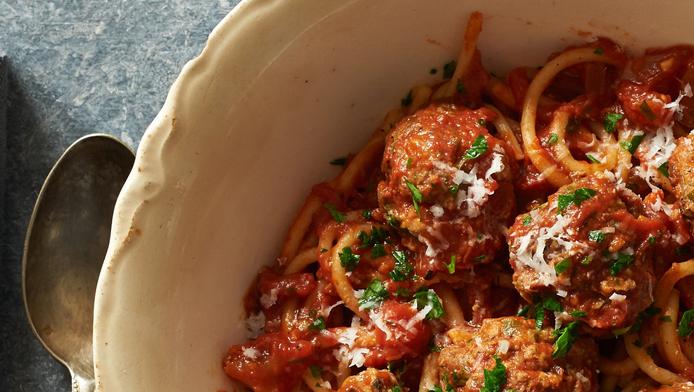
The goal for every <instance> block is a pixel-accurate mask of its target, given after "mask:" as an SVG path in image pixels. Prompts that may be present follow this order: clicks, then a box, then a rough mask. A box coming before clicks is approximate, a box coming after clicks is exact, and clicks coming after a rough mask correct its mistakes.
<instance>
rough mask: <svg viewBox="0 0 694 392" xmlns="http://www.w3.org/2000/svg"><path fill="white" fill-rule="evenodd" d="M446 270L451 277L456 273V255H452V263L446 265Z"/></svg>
mask: <svg viewBox="0 0 694 392" xmlns="http://www.w3.org/2000/svg"><path fill="white" fill-rule="evenodd" d="M446 269H447V270H448V273H449V274H451V275H453V274H454V273H455V255H451V262H450V263H448V264H446Z"/></svg>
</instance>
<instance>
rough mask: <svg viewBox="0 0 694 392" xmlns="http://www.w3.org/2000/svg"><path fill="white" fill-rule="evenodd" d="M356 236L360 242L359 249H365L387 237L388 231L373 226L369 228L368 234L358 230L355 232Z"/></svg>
mask: <svg viewBox="0 0 694 392" xmlns="http://www.w3.org/2000/svg"><path fill="white" fill-rule="evenodd" d="M357 238H358V239H359V242H361V245H359V249H366V248H368V247H370V246H374V245H376V244H380V243H382V242H383V241H385V240H386V238H388V232H387V231H385V230H384V229H382V228H380V227H374V228H373V229H371V232H370V233H369V234H366V232H364V231H360V232H359V234H357Z"/></svg>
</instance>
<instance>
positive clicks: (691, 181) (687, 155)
mask: <svg viewBox="0 0 694 392" xmlns="http://www.w3.org/2000/svg"><path fill="white" fill-rule="evenodd" d="M668 167H669V172H670V180H671V181H672V184H673V185H674V186H675V195H676V196H677V200H678V201H679V204H680V210H681V211H682V215H684V216H685V217H687V218H688V219H692V218H694V135H687V136H685V137H682V138H679V139H677V147H675V150H674V151H673V152H672V156H670V161H669V164H668Z"/></svg>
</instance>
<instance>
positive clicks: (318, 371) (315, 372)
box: [308, 365, 322, 378]
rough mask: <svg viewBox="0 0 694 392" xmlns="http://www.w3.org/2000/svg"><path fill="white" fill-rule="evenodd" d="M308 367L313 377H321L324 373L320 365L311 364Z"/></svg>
mask: <svg viewBox="0 0 694 392" xmlns="http://www.w3.org/2000/svg"><path fill="white" fill-rule="evenodd" d="M308 368H309V370H310V371H311V376H312V377H313V378H318V377H320V375H321V373H322V369H321V368H320V366H316V365H311V366H309V367H308Z"/></svg>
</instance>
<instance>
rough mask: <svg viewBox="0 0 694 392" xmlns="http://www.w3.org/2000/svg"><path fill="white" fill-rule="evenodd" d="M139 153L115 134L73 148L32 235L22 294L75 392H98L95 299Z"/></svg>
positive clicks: (38, 208)
mask: <svg viewBox="0 0 694 392" xmlns="http://www.w3.org/2000/svg"><path fill="white" fill-rule="evenodd" d="M133 161H134V156H133V153H132V151H130V149H129V148H128V147H127V146H125V145H124V144H123V143H121V142H120V141H118V140H117V139H115V138H113V137H111V136H108V135H101V134H95V135H88V136H85V137H83V138H81V139H79V140H77V141H76V142H75V143H74V144H72V145H71V146H70V147H69V148H68V149H67V150H66V151H65V153H63V155H62V156H61V157H60V159H59V160H58V162H56V164H55V166H54V167H53V169H52V170H51V172H50V173H49V174H48V177H47V178H46V181H45V182H44V184H43V187H42V188H41V192H40V193H39V196H38V199H37V200H36V205H35V206H34V212H33V214H32V216H31V221H30V222H29V227H28V229H27V235H26V240H25V243H24V257H23V259H22V289H23V294H24V304H25V307H26V312H27V316H28V318H29V323H30V324H31V327H32V329H33V330H34V333H35V334H36V336H37V337H38V339H39V340H40V341H41V343H42V344H43V345H44V347H46V349H47V350H48V351H49V352H50V353H51V354H52V355H53V356H54V357H55V358H56V359H57V360H58V361H60V362H62V363H63V364H64V365H65V366H66V367H67V368H68V369H69V370H70V374H71V375H72V389H73V391H80V392H85V391H91V390H93V389H94V381H93V380H94V361H93V354H92V322H93V314H94V293H95V290H96V282H97V279H98V277H99V271H100V269H101V264H102V262H103V259H104V256H105V254H106V249H107V247H108V241H109V235H110V231H111V218H112V215H113V207H114V204H115V202H116V198H117V197H118V193H119V192H120V190H121V188H122V187H123V183H124V182H125V179H126V178H127V176H128V173H129V172H130V169H131V168H132V165H133Z"/></svg>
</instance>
